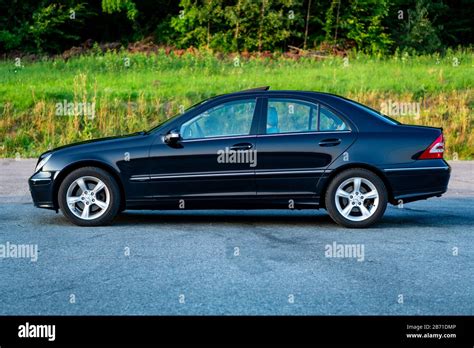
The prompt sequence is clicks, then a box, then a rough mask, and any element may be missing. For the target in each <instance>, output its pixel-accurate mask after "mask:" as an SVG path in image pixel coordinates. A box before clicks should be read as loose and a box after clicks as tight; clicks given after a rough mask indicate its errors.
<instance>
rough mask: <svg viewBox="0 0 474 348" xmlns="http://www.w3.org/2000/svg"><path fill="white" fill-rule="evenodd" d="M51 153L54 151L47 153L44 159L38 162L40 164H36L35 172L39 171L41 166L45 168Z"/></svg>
mask: <svg viewBox="0 0 474 348" xmlns="http://www.w3.org/2000/svg"><path fill="white" fill-rule="evenodd" d="M51 155H52V153H50V154H48V155H46V156H45V157H43V159H41V161H39V162H38V164H37V165H36V169H35V173H36V172H39V171H40V170H41V168H43V166H44V165H45V164H46V162H48V160H49V158H50V157H51Z"/></svg>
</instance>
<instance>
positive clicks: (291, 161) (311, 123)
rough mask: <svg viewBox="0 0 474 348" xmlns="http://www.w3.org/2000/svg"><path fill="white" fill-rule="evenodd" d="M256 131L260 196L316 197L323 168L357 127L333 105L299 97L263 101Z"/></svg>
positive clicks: (339, 152)
mask: <svg viewBox="0 0 474 348" xmlns="http://www.w3.org/2000/svg"><path fill="white" fill-rule="evenodd" d="M262 119H263V120H262V122H261V124H260V128H259V134H258V135H257V148H258V166H257V169H256V183H257V195H259V196H292V197H297V196H315V195H317V183H318V180H319V178H320V177H321V175H322V174H323V173H324V170H325V169H326V168H327V167H328V165H329V164H330V163H331V162H332V161H333V160H334V159H335V158H337V157H338V156H340V155H341V154H343V152H344V151H345V149H347V148H348V147H349V146H350V145H351V144H352V142H353V141H354V139H355V132H353V131H352V130H351V129H350V126H349V123H348V122H347V121H344V120H343V118H342V117H340V116H339V115H338V114H336V112H335V111H334V110H333V109H331V108H330V107H328V106H324V105H321V104H319V103H317V102H312V101H308V100H304V99H298V98H295V97H269V98H267V99H265V100H264V104H263V117H262Z"/></svg>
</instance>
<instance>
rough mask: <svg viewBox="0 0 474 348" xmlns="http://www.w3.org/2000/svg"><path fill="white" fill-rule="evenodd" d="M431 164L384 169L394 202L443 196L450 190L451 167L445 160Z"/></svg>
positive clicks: (392, 201)
mask: <svg viewBox="0 0 474 348" xmlns="http://www.w3.org/2000/svg"><path fill="white" fill-rule="evenodd" d="M437 162H438V163H436V164H435V165H430V166H419V165H418V166H411V167H402V168H386V169H384V172H385V175H386V177H387V180H388V181H389V183H390V186H391V187H392V194H393V195H392V199H391V202H390V203H392V204H398V203H400V202H404V203H408V202H413V201H417V200H421V199H427V198H430V197H435V196H441V195H442V194H443V193H445V192H446V191H447V190H448V183H449V178H450V176H451V167H450V166H449V164H448V163H447V162H446V161H444V160H440V161H439V160H438V161H437Z"/></svg>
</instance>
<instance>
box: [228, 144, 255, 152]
mask: <svg viewBox="0 0 474 348" xmlns="http://www.w3.org/2000/svg"><path fill="white" fill-rule="evenodd" d="M252 147H253V145H252V144H250V143H239V144H235V145H232V146H231V147H230V149H231V150H234V151H238V150H250V149H251V148H252Z"/></svg>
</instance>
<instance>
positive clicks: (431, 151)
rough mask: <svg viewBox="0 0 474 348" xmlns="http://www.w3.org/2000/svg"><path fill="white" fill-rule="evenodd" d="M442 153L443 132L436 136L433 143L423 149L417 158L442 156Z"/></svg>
mask: <svg viewBox="0 0 474 348" xmlns="http://www.w3.org/2000/svg"><path fill="white" fill-rule="evenodd" d="M443 153H444V138H443V133H441V134H440V135H439V137H437V138H436V140H435V141H433V143H432V144H431V145H430V146H428V148H427V149H426V150H425V151H423V153H422V154H421V156H420V157H419V158H418V159H436V158H443Z"/></svg>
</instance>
